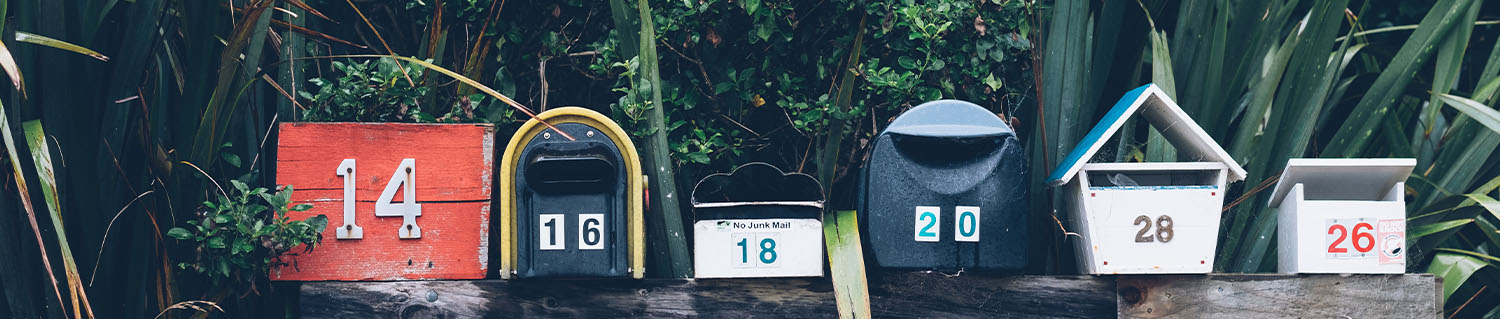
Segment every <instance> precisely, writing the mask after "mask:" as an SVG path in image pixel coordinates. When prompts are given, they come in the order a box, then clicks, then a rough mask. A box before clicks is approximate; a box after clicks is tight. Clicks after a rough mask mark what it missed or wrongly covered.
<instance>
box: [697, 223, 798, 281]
mask: <svg viewBox="0 0 1500 319" xmlns="http://www.w3.org/2000/svg"><path fill="white" fill-rule="evenodd" d="M693 228H694V232H693V234H694V238H693V251H694V252H695V253H696V254H695V255H694V256H693V266H694V271H695V272H696V274H695V275H696V276H697V278H747V277H809V276H822V275H823V223H822V222H819V221H818V220H817V219H810V218H809V219H791V218H773V219H705V220H699V221H697V222H696V223H694V224H693ZM768 247H772V248H770V249H767V248H768ZM768 261H769V262H768Z"/></svg>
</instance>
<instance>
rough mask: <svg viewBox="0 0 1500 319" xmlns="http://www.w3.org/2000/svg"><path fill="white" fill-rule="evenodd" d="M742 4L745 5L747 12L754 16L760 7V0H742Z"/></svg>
mask: <svg viewBox="0 0 1500 319" xmlns="http://www.w3.org/2000/svg"><path fill="white" fill-rule="evenodd" d="M740 4H741V5H743V6H744V7H745V14H747V15H751V16H754V15H755V10H756V9H760V0H742V1H741V2H740Z"/></svg>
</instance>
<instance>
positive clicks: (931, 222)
mask: <svg viewBox="0 0 1500 319" xmlns="http://www.w3.org/2000/svg"><path fill="white" fill-rule="evenodd" d="M917 218H918V219H921V220H925V221H927V226H924V227H922V231H920V232H917V236H919V237H937V233H933V232H932V227H933V226H937V215H936V214H933V213H932V212H922V215H920V216H918V217H917Z"/></svg>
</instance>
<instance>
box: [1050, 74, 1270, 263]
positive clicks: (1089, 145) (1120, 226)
mask: <svg viewBox="0 0 1500 319" xmlns="http://www.w3.org/2000/svg"><path fill="white" fill-rule="evenodd" d="M1134 116H1139V117H1141V118H1142V119H1143V120H1145V121H1146V122H1148V123H1150V124H1151V127H1152V129H1155V130H1157V131H1158V132H1160V133H1161V135H1162V137H1163V138H1165V139H1166V140H1167V142H1170V143H1172V145H1173V146H1175V147H1176V148H1177V157H1178V159H1179V160H1184V161H1183V162H1165V163H1108V162H1104V163H1091V160H1093V159H1094V154H1095V153H1096V152H1098V151H1099V149H1100V148H1102V147H1103V146H1104V145H1105V144H1106V143H1107V142H1108V141H1109V140H1110V137H1111V136H1113V135H1114V134H1115V132H1117V131H1119V130H1120V128H1121V127H1122V126H1123V125H1124V123H1125V122H1126V121H1127V120H1129V119H1130V118H1132V117H1134ZM1110 159H1111V160H1112V159H1113V158H1110ZM1244 178H1245V170H1244V169H1242V168H1240V165H1239V164H1238V163H1236V162H1235V161H1234V159H1233V158H1230V157H1229V154H1228V153H1225V152H1224V149H1223V148H1221V147H1219V144H1218V143H1215V142H1214V140H1213V138H1211V137H1209V136H1208V133H1205V132H1204V131H1203V128H1201V127H1199V126H1198V124H1197V123H1194V122H1193V119H1192V118H1189V117H1188V116H1187V113H1185V112H1183V111H1182V109H1181V108H1179V107H1178V106H1177V103H1176V102H1173V101H1172V99H1171V98H1170V97H1168V96H1167V94H1166V93H1164V92H1163V91H1162V90H1161V88H1159V87H1157V86H1156V85H1154V84H1147V85H1145V86H1141V87H1139V88H1136V89H1134V90H1131V91H1129V92H1127V93H1125V96H1124V97H1122V98H1121V99H1120V101H1119V102H1117V103H1115V105H1114V107H1112V108H1110V110H1109V112H1108V113H1107V114H1105V116H1104V119H1102V120H1100V122H1099V123H1098V124H1096V125H1095V126H1094V128H1093V129H1092V130H1090V131H1089V133H1088V135H1085V136H1084V140H1083V141H1080V142H1079V143H1078V145H1077V147H1076V148H1074V149H1073V151H1072V152H1071V153H1069V154H1068V156H1067V157H1065V158H1063V160H1062V162H1061V163H1060V164H1059V165H1058V167H1057V169H1056V170H1054V171H1052V174H1051V176H1048V177H1047V181H1048V183H1049V184H1051V185H1052V186H1058V187H1062V188H1061V190H1060V191H1061V192H1063V193H1062V194H1061V195H1062V196H1063V197H1064V201H1063V203H1062V207H1060V208H1059V209H1058V211H1060V212H1062V213H1063V214H1064V218H1065V219H1066V220H1067V221H1068V230H1069V231H1072V232H1074V233H1077V234H1078V236H1068V237H1069V240H1070V241H1073V244H1074V248H1075V249H1076V252H1077V254H1078V255H1077V256H1078V263H1079V266H1078V267H1079V269H1081V270H1084V271H1086V272H1087V273H1090V274H1131V273H1207V272H1209V271H1211V270H1213V266H1214V247H1215V244H1216V243H1217V242H1218V239H1219V214H1220V207H1222V206H1223V205H1224V197H1225V194H1224V191H1225V188H1224V186H1225V185H1226V183H1229V182H1234V181H1239V180H1242V179H1244Z"/></svg>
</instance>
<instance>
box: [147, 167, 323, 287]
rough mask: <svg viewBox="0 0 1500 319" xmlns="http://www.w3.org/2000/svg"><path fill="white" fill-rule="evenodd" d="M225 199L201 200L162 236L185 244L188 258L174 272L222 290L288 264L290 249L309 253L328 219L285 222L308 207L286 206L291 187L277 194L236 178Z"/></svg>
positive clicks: (309, 205) (246, 282) (251, 280)
mask: <svg viewBox="0 0 1500 319" xmlns="http://www.w3.org/2000/svg"><path fill="white" fill-rule="evenodd" d="M230 184H231V185H233V188H231V189H230V190H229V191H230V192H229V193H228V194H221V195H219V196H216V198H215V199H214V200H210V201H204V202H203V205H202V206H201V207H199V209H198V216H196V217H195V218H194V219H192V220H188V221H187V226H183V227H173V228H172V229H171V230H169V231H167V236H169V237H172V238H176V239H178V240H183V241H187V242H188V243H189V244H190V245H192V246H193V247H194V249H193V252H194V253H193V257H192V258H189V259H188V260H190V261H187V262H180V263H178V264H177V267H179V268H181V269H187V270H191V271H193V272H196V273H198V274H201V275H204V276H207V277H209V278H212V279H213V280H214V282H216V283H218V284H224V285H236V286H238V285H244V284H249V285H254V284H255V283H256V282H257V281H258V280H262V279H264V278H265V277H266V276H267V274H269V273H270V271H272V270H274V269H276V268H278V267H282V266H287V265H290V264H289V263H287V262H286V261H285V260H283V259H282V258H283V257H286V256H290V255H296V253H292V252H291V251H292V250H293V248H297V247H302V248H303V250H302V251H303V252H311V251H312V250H313V249H314V248H316V247H317V245H318V242H319V241H322V239H323V235H322V232H323V230H324V228H327V227H328V217H327V216H324V215H317V216H313V217H308V218H307V219H305V220H291V218H289V217H287V215H286V214H287V211H288V210H290V211H298V212H300V211H306V210H308V209H311V208H312V204H307V203H302V204H297V205H296V206H291V205H290V203H291V197H292V186H290V185H288V186H286V188H285V189H282V190H279V191H270V190H267V189H266V188H264V187H255V188H251V187H250V186H249V185H248V184H246V183H245V182H243V181H240V180H238V179H236V180H230Z"/></svg>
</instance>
